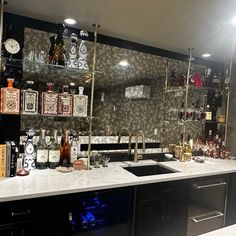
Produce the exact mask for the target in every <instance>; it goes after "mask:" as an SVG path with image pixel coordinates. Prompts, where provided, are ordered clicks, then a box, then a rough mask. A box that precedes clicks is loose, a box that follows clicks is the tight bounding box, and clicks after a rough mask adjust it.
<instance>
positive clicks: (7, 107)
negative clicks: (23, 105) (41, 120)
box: [1, 78, 20, 114]
mask: <svg viewBox="0 0 236 236" xmlns="http://www.w3.org/2000/svg"><path fill="white" fill-rule="evenodd" d="M7 83H8V85H7V87H3V88H1V113H3V114H19V112H20V90H19V89H17V88H13V83H14V79H12V78H9V79H7Z"/></svg>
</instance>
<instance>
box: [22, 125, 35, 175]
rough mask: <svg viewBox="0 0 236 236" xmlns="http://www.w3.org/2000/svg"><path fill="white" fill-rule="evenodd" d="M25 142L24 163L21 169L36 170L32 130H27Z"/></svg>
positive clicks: (33, 132)
mask: <svg viewBox="0 0 236 236" xmlns="http://www.w3.org/2000/svg"><path fill="white" fill-rule="evenodd" d="M26 134H27V141H26V143H25V147H24V163H23V167H24V169H25V170H28V171H31V170H34V169H35V168H36V165H35V158H36V153H35V148H34V144H33V136H34V134H35V131H34V130H33V129H29V130H28V131H27V132H26Z"/></svg>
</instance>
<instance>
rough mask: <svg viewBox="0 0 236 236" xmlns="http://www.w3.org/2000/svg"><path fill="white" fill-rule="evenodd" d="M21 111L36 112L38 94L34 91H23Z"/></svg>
mask: <svg viewBox="0 0 236 236" xmlns="http://www.w3.org/2000/svg"><path fill="white" fill-rule="evenodd" d="M23 103H24V106H23V113H33V114H34V113H37V112H38V109H37V107H38V94H37V92H34V91H30V92H29V91H24V96H23Z"/></svg>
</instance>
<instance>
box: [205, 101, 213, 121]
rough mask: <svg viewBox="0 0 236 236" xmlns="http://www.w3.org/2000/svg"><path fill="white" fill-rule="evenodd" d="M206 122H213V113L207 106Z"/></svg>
mask: <svg viewBox="0 0 236 236" xmlns="http://www.w3.org/2000/svg"><path fill="white" fill-rule="evenodd" d="M205 120H208V121H210V120H212V111H211V109H210V105H207V106H206V111H205Z"/></svg>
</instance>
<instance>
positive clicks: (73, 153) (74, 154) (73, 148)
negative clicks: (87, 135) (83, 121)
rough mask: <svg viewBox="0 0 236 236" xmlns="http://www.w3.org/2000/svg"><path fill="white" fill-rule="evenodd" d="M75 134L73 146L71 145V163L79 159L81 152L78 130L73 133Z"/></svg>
mask: <svg viewBox="0 0 236 236" xmlns="http://www.w3.org/2000/svg"><path fill="white" fill-rule="evenodd" d="M72 135H73V140H72V142H71V146H70V160H71V163H73V162H74V161H75V160H77V156H78V153H79V151H80V150H79V145H78V135H77V132H76V131H73V133H72Z"/></svg>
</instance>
